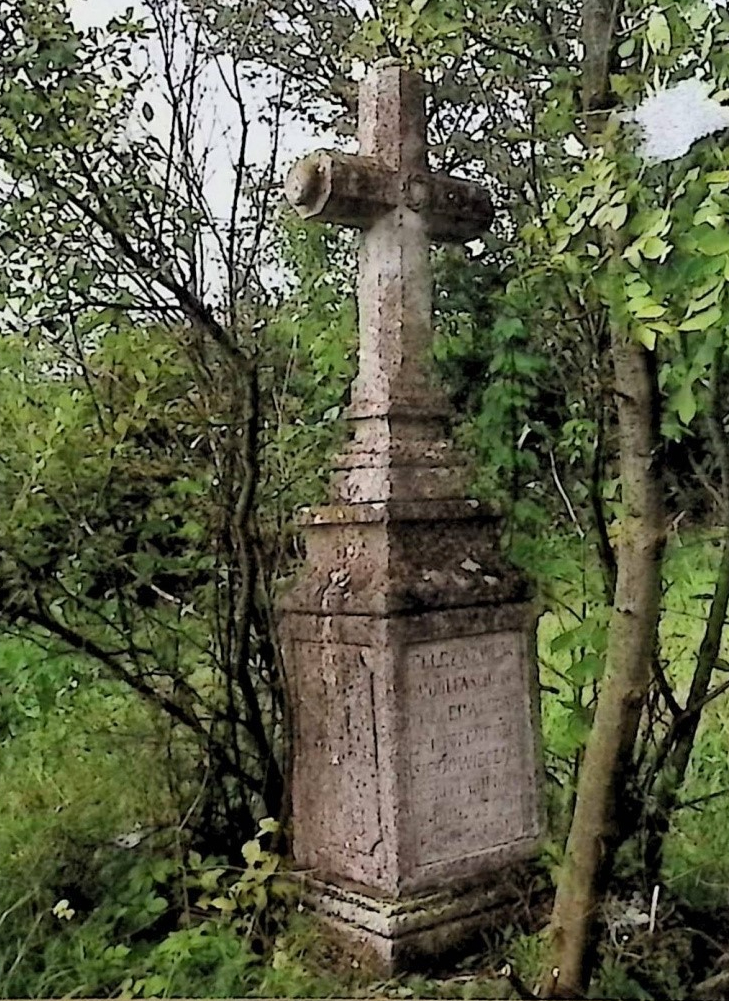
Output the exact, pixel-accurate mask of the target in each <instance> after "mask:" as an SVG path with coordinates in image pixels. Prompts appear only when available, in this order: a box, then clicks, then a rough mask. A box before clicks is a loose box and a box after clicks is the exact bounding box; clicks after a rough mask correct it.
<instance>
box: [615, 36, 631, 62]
mask: <svg viewBox="0 0 729 1001" xmlns="http://www.w3.org/2000/svg"><path fill="white" fill-rule="evenodd" d="M634 52H635V39H634V38H628V39H626V41H624V42H623V43H622V45H619V46H618V55H619V56H620V57H621V59H627V58H628V57H629V56H632V55H633V53H634Z"/></svg>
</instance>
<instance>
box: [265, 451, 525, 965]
mask: <svg viewBox="0 0 729 1001" xmlns="http://www.w3.org/2000/svg"><path fill="white" fill-rule="evenodd" d="M420 468H421V470H422V469H423V467H422V465H421V467H420ZM401 472H403V474H404V473H405V472H406V470H405V469H402V470H401ZM452 472H454V473H455V471H454V470H453V471H452ZM335 480H336V477H335ZM305 523H306V527H305V537H306V542H307V557H308V560H307V564H308V565H307V571H306V573H305V575H304V576H303V577H302V579H301V580H300V582H299V583H298V584H297V586H296V587H295V588H294V589H293V590H292V592H291V593H290V594H289V595H288V598H287V600H286V603H285V609H286V615H285V618H284V643H285V655H286V658H287V663H288V665H289V671H290V673H291V675H292V681H293V687H294V719H295V749H294V754H295V759H294V760H295V771H294V787H293V807H294V824H295V834H294V847H295V856H296V863H297V865H298V866H299V867H301V868H302V869H304V870H306V871H307V872H309V873H310V876H311V881H310V884H309V885H310V896H311V899H312V901H313V903H314V905H315V906H316V909H317V911H318V912H319V913H320V914H322V915H323V916H324V917H325V918H327V919H328V920H330V921H333V922H334V923H335V924H337V926H338V927H339V928H340V930H348V932H349V933H350V934H351V935H352V936H353V938H355V939H356V940H357V941H359V942H361V943H363V944H364V945H366V946H368V947H370V948H371V950H372V951H373V952H374V953H375V954H376V955H377V956H379V957H380V959H381V960H382V961H383V963H384V964H385V965H389V966H393V965H400V964H401V963H402V962H405V961H407V957H409V956H414V955H417V953H418V952H419V951H426V952H432V950H433V948H434V944H435V943H437V944H438V945H439V947H440V948H447V947H450V946H452V945H454V944H455V943H456V942H457V941H458V940H459V939H460V938H462V937H463V935H464V934H466V933H467V931H468V930H469V929H470V928H472V927H473V926H474V925H476V924H478V923H479V922H483V921H484V920H487V916H488V913H489V911H492V910H493V908H494V906H495V905H496V903H497V902H498V900H499V899H500V889H499V881H498V880H496V881H494V873H497V872H498V871H499V870H501V869H502V868H503V867H505V866H507V865H508V864H509V863H511V862H514V861H516V860H519V859H521V858H523V857H524V856H525V855H527V854H529V853H531V852H532V851H533V849H534V846H535V843H536V840H537V839H538V837H539V831H540V797H539V782H538V774H539V768H538V760H539V748H538V743H539V738H538V734H539V720H538V718H537V714H538V693H537V684H536V677H535V669H534V664H535V658H534V655H533V649H532V645H533V632H534V622H533V616H532V611H531V608H530V605H529V603H528V600H527V597H528V596H527V593H526V588H525V585H524V582H523V580H522V579H521V578H520V577H519V575H518V574H517V573H516V572H515V571H514V570H513V569H511V568H510V567H508V566H507V565H506V564H505V563H504V562H503V560H502V559H501V558H500V556H499V555H498V552H497V550H496V547H495V540H494V528H495V525H494V519H493V517H492V516H490V515H489V514H488V513H485V512H483V511H482V510H481V508H480V506H479V505H478V504H477V503H476V502H473V501H467V500H448V499H435V500H426V499H419V500H415V501H398V500H388V501H383V502H372V503H359V504H349V505H346V504H342V505H332V506H329V507H324V508H320V509H317V510H314V511H311V512H310V513H308V514H307V515H306V516H305Z"/></svg>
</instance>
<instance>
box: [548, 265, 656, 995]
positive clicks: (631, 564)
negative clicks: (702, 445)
mask: <svg viewBox="0 0 729 1001" xmlns="http://www.w3.org/2000/svg"><path fill="white" fill-rule="evenodd" d="M617 256H618V253H616V258H617ZM621 319H622V318H618V317H614V318H613V322H612V326H611V347H612V356H613V365H614V369H615V393H616V396H617V400H618V429H619V442H620V473H621V484H622V500H623V511H624V513H623V519H622V523H621V531H620V541H619V546H618V575H617V584H616V592H615V604H614V607H613V612H612V617H611V620H610V626H609V632H608V646H607V662H606V670H605V677H604V680H603V683H602V689H601V692H600V697H599V699H598V704H597V710H596V713H595V720H594V723H593V727H592V730H591V732H590V736H589V739H588V742H587V747H586V750H585V757H584V761H583V764H582V768H581V770H580V775H579V780H578V788H577V800H576V805H575V813H574V817H573V819H572V826H571V829H570V834H569V838H568V840H567V848H566V854H565V860H564V863H563V866H562V870H561V872H560V877H559V882H558V886H557V894H556V898H555V904H554V910H553V912H552V920H551V927H550V933H551V948H550V957H549V966H548V970H547V975H546V976H545V983H544V985H543V990H542V996H546V997H553V998H554V997H580V996H582V995H583V994H584V992H585V991H586V989H587V986H588V984H589V981H590V976H591V973H592V968H593V965H594V961H595V945H596V938H597V931H598V920H597V919H598V910H599V905H600V901H601V898H602V894H603V892H604V889H605V885H606V882H607V880H608V878H609V876H610V873H611V869H612V863H613V858H614V851H615V846H616V844H617V841H618V835H619V824H618V815H617V811H618V793H619V790H620V789H621V788H622V787H623V784H624V781H625V777H626V775H627V773H628V770H629V769H630V765H631V758H632V752H633V748H634V745H635V739H636V735H637V731H638V725H639V723H640V716H641V710H642V707H643V703H644V700H645V696H646V692H647V690H648V685H649V682H650V678H651V662H652V658H653V656H654V652H655V646H656V639H657V629H658V622H659V614H660V593H661V591H660V582H661V560H662V554H663V548H664V544H665V520H664V515H663V505H662V478H661V474H660V471H659V461H658V455H659V435H658V427H659V399H658V387H657V381H656V369H655V358H654V357H653V355H652V354H651V353H650V352H648V351H646V349H645V348H643V347H642V346H641V345H639V344H638V343H636V342H635V341H634V340H633V339H632V338H631V337H630V336H629V334H626V333H625V327H624V326H623V324H622V323H621V322H620V320H621Z"/></svg>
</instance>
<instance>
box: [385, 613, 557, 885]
mask: <svg viewBox="0 0 729 1001" xmlns="http://www.w3.org/2000/svg"><path fill="white" fill-rule="evenodd" d="M527 665H528V657H527V650H526V641H525V638H524V636H523V634H521V633H517V632H505V633H491V634H486V635H482V636H468V637H463V638H456V639H449V640H444V641H440V642H429V643H420V644H416V645H414V646H411V647H409V649H408V651H407V654H406V660H405V665H404V667H405V678H404V680H405V714H406V719H407V728H408V737H407V741H406V744H405V748H406V759H405V762H404V765H405V768H406V775H407V785H408V803H409V815H410V835H411V836H410V841H411V851H412V859H413V862H414V864H415V865H416V866H427V865H430V864H433V863H436V862H445V861H448V860H450V859H457V858H461V859H462V858H464V856H468V855H471V854H481V853H486V852H489V851H494V852H497V851H498V849H499V847H500V846H507V845H508V846H509V847H512V846H514V845H515V844H518V842H519V841H521V840H530V839H532V838H534V837H535V836H536V835H537V833H538V831H539V816H538V804H537V797H536V793H535V788H534V782H533V779H532V777H533V776H534V775H535V760H534V757H535V751H534V734H533V733H532V729H531V722H530V719H531V717H530V714H529V711H528V707H529V703H528V701H527V700H528V698H529V691H530V686H529V679H528V677H526V676H525V670H526V667H527ZM530 779H531V780H530Z"/></svg>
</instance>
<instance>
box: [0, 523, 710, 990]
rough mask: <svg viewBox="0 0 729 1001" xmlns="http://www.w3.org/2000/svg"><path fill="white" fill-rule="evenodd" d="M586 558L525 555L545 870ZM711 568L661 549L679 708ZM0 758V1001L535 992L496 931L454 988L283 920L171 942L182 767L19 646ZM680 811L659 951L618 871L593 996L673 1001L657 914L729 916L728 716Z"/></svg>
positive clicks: (685, 962)
mask: <svg viewBox="0 0 729 1001" xmlns="http://www.w3.org/2000/svg"><path fill="white" fill-rule="evenodd" d="M585 556H588V557H589V554H587V553H585V552H583V550H582V549H581V547H580V546H579V545H577V546H573V545H571V544H565V543H564V541H562V540H554V541H553V543H552V544H550V545H549V546H547V547H542V550H541V553H540V559H541V561H542V565H541V575H542V579H543V580H545V581H548V582H549V583H548V586H545V590H544V592H543V600H544V603H545V606H546V607H547V609H548V610H547V611H545V614H543V616H542V618H541V620H540V626H539V637H538V640H539V642H538V649H539V658H540V668H541V676H542V681H543V684H544V685H545V686H546V687H547V689H548V690H547V691H546V692H545V695H544V699H543V722H544V733H545V745H546V749H547V764H548V768H549V771H550V774H551V776H552V778H553V781H552V782H551V783H550V812H551V817H552V821H553V830H554V832H555V836H554V838H553V840H552V842H551V843H550V844H549V845H548V846H547V850H546V852H545V858H544V861H545V863H546V865H547V866H548V867H549V866H555V865H556V864H557V863H558V861H559V854H560V849H559V845H560V836H561V835H562V834H563V833H564V831H565V828H566V823H567V822H568V819H569V809H570V803H571V797H572V795H573V761H574V758H575V755H577V754H579V750H580V748H581V746H582V744H583V742H584V739H585V737H586V735H587V732H588V729H589V720H590V705H589V703H590V698H591V695H592V692H593V684H594V680H593V679H594V678H596V677H597V675H598V674H599V668H600V663H601V658H602V656H603V654H604V645H605V637H606V625H607V617H606V615H605V612H604V609H602V608H601V604H600V601H599V581H598V578H597V575H596V573H595V570H594V566H593V565H592V563H591V562H590V560H589V558H588V559H587V560H586V559H585V558H584V557H585ZM718 557H719V550H718V547H717V546H716V544H715V543H714V542H713V540H711V539H710V538H709V539H701V540H698V539H694V540H689V542H686V541H684V543H683V544H681V540H674V542H673V544H672V546H671V548H670V551H669V554H668V557H667V560H666V572H665V589H664V609H665V611H664V616H663V621H662V627H661V657H662V660H663V662H664V664H665V666H666V672H667V674H668V676H669V677H670V679H671V680H672V682H673V683H674V684H675V685H676V687H677V690H678V692H679V696H683V695H685V692H686V690H687V687H688V684H689V682H690V677H691V672H692V669H693V664H694V659H695V656H696V651H697V650H698V646H699V643H700V641H701V636H702V631H703V620H704V617H705V615H706V612H707V607H708V601H709V597H708V596H709V595H710V594H711V590H712V581H713V573H714V570H715V567H716V563H717V560H718ZM727 645H729V644H725V646H727ZM726 652H727V651H726V650H725V653H726ZM727 698H729V696H727ZM0 748H1V751H2V753H1V755H0V785H1V789H2V807H1V810H0V995H2V996H5V997H8V996H10V997H12V996H16V997H17V996H25V997H42V996H54V995H55V996H59V995H64V994H73V995H74V996H111V995H113V994H115V993H118V992H119V991H120V990H121V989H122V988H124V990H125V991H126V993H127V994H128V995H129V994H132V995H135V996H150V995H156V996H157V995H163V996H188V997H228V996H233V995H237V996H246V995H248V996H253V995H255V996H264V997H265V996H270V997H274V996H282V995H283V996H299V997H327V996H329V997H331V996H336V995H340V996H341V995H342V994H345V995H356V996H361V997H373V996H382V995H387V996H392V997H400V998H409V997H434V998H446V997H453V998H456V997H459V998H472V997H484V998H488V997H504V996H506V993H505V992H507V991H508V987H507V985H506V984H505V982H504V981H503V980H501V979H495V977H494V974H493V969H494V965H495V963H496V960H497V958H503V957H505V956H508V958H509V959H510V961H511V962H512V963H513V965H514V967H515V968H516V969H518V970H519V972H520V974H521V977H522V979H523V980H524V981H525V982H527V983H531V982H534V981H535V980H536V979H537V977H538V972H539V967H540V962H541V958H542V945H543V938H542V936H541V935H540V934H539V933H538V932H535V931H533V930H532V931H531V933H529V934H525V933H524V932H523V930H520V929H518V928H514V929H504V934H503V936H502V938H501V940H500V941H499V943H498V948H497V949H496V950H495V951H494V952H493V954H490V953H489V951H488V949H487V947H486V946H484V951H483V954H480V955H477V956H472V957H470V959H468V960H467V961H466V962H465V963H464V964H463V965H461V966H460V967H459V968H458V969H457V970H455V971H451V974H452V975H449V976H443V977H442V978H438V979H426V978H423V977H405V978H399V979H397V980H396V981H392V982H387V983H381V982H378V981H376V980H374V979H373V978H372V977H369V976H367V974H366V973H365V972H363V971H362V970H361V969H359V968H358V967H357V965H356V961H355V964H354V965H353V963H352V959H351V957H342V956H341V955H337V954H335V953H334V952H332V951H331V949H330V948H329V947H328V946H327V943H326V941H325V940H324V939H322V938H321V937H320V936H319V935H318V934H317V933H316V932H315V931H314V929H313V927H312V924H311V922H310V921H308V920H307V919H306V918H305V917H304V916H303V915H299V914H297V913H296V910H295V908H294V909H293V913H292V916H291V917H290V918H289V920H288V921H287V922H286V923H285V925H284V926H283V927H282V928H281V930H280V931H279V932H278V933H277V934H276V935H274V936H273V937H272V938H271V940H270V941H267V942H266V944H265V947H264V948H261V947H260V943H258V944H257V943H256V942H255V941H254V940H253V939H252V938H250V937H246V936H245V935H243V934H242V933H241V930H240V928H239V927H236V926H234V925H231V924H226V923H225V921H211V920H203V921H198V922H197V923H195V922H192V924H189V925H186V926H179V924H178V922H177V911H176V910H175V908H174V906H173V899H174V896H175V892H176V891H177V890H178V889H179V888H176V887H175V886H174V885H173V883H174V880H175V879H176V878H177V877H176V876H175V873H177V872H178V869H177V868H176V867H175V866H176V863H175V859H176V852H177V848H176V846H175V844H174V840H173V841H171V840H170V836H169V831H170V830H173V829H174V828H175V826H176V825H178V824H179V820H180V809H179V806H178V805H177V804H178V803H179V801H180V799H181V798H183V799H184V797H180V795H179V788H178V786H179V782H180V775H181V774H182V775H184V770H185V769H184V762H183V758H182V755H183V754H184V749H181V748H179V747H178V746H177V745H176V743H175V740H174V739H172V738H171V735H170V733H169V732H168V731H167V730H166V729H165V728H164V727H160V725H159V721H158V720H157V719H156V718H154V717H153V716H152V715H151V714H150V713H149V712H148V710H147V709H146V708H145V707H144V706H143V705H141V704H140V703H139V702H137V701H136V700H134V699H133V698H131V697H130V696H129V695H128V693H126V692H124V691H122V690H120V689H119V688H117V687H116V686H114V685H112V684H110V683H108V682H105V681H103V680H102V679H101V678H99V677H98V675H97V674H96V673H95V672H94V670H92V669H90V668H89V667H88V666H82V665H80V664H79V663H78V662H76V661H74V660H73V659H72V658H68V657H60V658H59V657H58V656H57V655H55V654H54V652H53V651H45V650H43V649H41V648H39V647H37V646H34V645H32V644H28V643H23V642H20V641H19V640H17V639H9V638H8V639H5V640H4V641H3V642H2V645H0ZM684 802H685V804H686V805H685V806H683V808H682V809H680V810H679V811H678V812H677V814H676V816H675V821H674V824H673V826H672V829H671V832H670V835H669V839H668V843H667V846H666V854H665V865H664V873H663V880H662V887H661V897H660V904H659V915H658V916H659V927H660V932H661V935H660V938H659V937H657V936H654V937H653V938H652V939H650V938H648V937H647V933H646V930H645V928H644V926H643V925H641V924H640V923H635V921H634V922H633V923H632V924H631V920H632V919H631V917H630V916H631V914H634V915H636V914H637V915H640V913H641V909H643V910H644V909H645V907H646V906H647V904H646V900H645V894H643V896H642V897H641V894H640V893H638V896H636V897H635V899H634V900H633V901H632V903H631V901H630V895H631V894H635V893H636V892H637V891H636V885H637V884H636V882H635V880H633V881H632V882H631V878H630V867H631V865H632V866H633V870H635V869H636V866H637V865H638V863H637V861H636V858H635V857H634V856H633V857H632V858H631V857H628V858H626V860H624V861H625V873H626V881H625V888H624V889H625V893H624V895H621V894H618V897H617V898H616V899H615V900H614V901H613V902H612V903H611V907H612V911H611V913H612V914H613V917H612V918H611V919H610V921H611V922H612V924H611V925H610V929H609V936H608V938H609V944H608V947H607V948H606V950H605V953H604V956H603V963H602V966H601V969H600V974H599V977H598V979H597V981H596V985H595V988H594V990H595V991H596V992H597V993H596V996H603V997H624V998H628V997H630V998H641V997H646V998H650V997H676V998H680V997H682V996H685V991H686V988H687V987H688V984H687V983H686V976H687V973H686V971H687V970H688V969H689V967H690V964H691V955H690V952H691V949H692V948H693V945H692V943H693V939H692V938H691V934H693V933H691V934H689V933H688V932H687V931H686V929H684V928H683V927H682V926H681V923H680V921H678V920H677V919H676V918H675V913H674V912H675V911H676V908H677V907H678V908H679V909H680V908H687V909H694V910H698V911H703V912H706V911H711V910H712V909H714V910H716V909H717V908H726V907H729V854H728V853H727V852H726V830H727V825H728V824H729V703H727V701H726V698H722V699H718V700H717V701H716V702H715V703H712V704H711V705H710V706H709V707H708V709H707V710H706V712H705V717H704V720H703V722H702V725H701V728H700V731H699V735H698V739H697V744H696V748H695V753H694V755H693V758H692V762H691V766H690V770H689V775H688V779H687V784H686V788H685V790H684ZM135 831H142V832H144V833H147V835H148V836H147V837H145V839H144V840H143V841H142V842H141V844H140V845H138V846H137V847H136V848H133V849H130V848H124V847H122V846H121V843H120V842H119V838H120V836H121V835H128V834H133V833H134V832H135ZM156 832H158V833H156ZM132 840H134V839H132ZM641 892H642V891H641ZM63 900H67V901H68V905H67V906H68V908H70V909H72V910H73V911H74V912H75V913H74V914H73V915H72V916H70V918H69V917H66V916H64V913H66V912H64V911H63V909H61V911H60V912H59V913H57V914H54V912H53V909H54V906H55V905H57V904H58V903H59V901H63ZM621 922H622V923H621Z"/></svg>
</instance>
